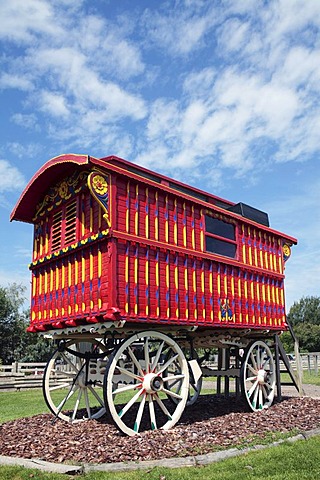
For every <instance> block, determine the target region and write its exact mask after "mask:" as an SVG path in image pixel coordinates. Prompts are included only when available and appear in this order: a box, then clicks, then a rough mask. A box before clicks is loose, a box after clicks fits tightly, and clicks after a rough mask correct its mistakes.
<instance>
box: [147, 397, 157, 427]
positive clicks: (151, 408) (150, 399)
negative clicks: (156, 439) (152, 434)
mask: <svg viewBox="0 0 320 480" xmlns="http://www.w3.org/2000/svg"><path fill="white" fill-rule="evenodd" d="M148 402H149V414H150V424H151V430H156V429H157V428H158V427H157V422H156V414H155V411H154V403H153V395H148Z"/></svg>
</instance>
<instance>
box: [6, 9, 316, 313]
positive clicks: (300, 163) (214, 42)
mask: <svg viewBox="0 0 320 480" xmlns="http://www.w3.org/2000/svg"><path fill="white" fill-rule="evenodd" d="M0 18H1V22H0V42H1V56H0V59H1V60H0V61H1V68H0V100H1V116H0V122H1V123H0V139H1V141H0V215H1V217H0V228H1V249H0V285H1V286H6V285H7V284H8V283H12V282H18V283H22V284H23V285H26V286H29V279H30V276H29V271H28V268H27V265H28V263H29V261H30V259H31V246H32V235H33V233H32V230H33V229H32V226H31V225H28V224H22V223H18V222H13V223H11V224H10V223H9V215H10V212H11V210H12V208H13V206H14V205H15V203H16V201H17V199H18V198H19V195H20V193H21V191H22V189H23V188H24V186H25V185H26V183H27V182H28V181H29V179H30V178H31V176H32V175H33V174H34V173H35V172H36V170H37V169H38V168H40V167H41V165H42V164H43V163H44V162H45V161H47V160H48V159H50V158H51V157H53V156H56V155H59V154H61V153H85V154H90V155H92V156H96V157H102V156H107V155H112V154H115V155H118V156H120V157H123V158H125V159H127V160H130V161H133V162H136V163H139V164H141V165H144V166H145V167H148V168H150V169H152V170H155V171H158V172H160V173H163V174H166V175H168V176H172V177H174V178H177V179H179V180H181V181H183V182H186V183H189V184H191V185H193V186H196V187H198V188H200V189H203V190H207V191H210V192H211V193H213V194H216V195H219V196H221V197H224V198H226V199H228V200H231V201H234V202H239V201H242V202H244V203H247V204H249V205H252V206H254V207H256V208H259V209H261V210H264V211H266V212H268V214H269V218H270V222H271V226H272V227H273V228H274V229H277V230H280V231H283V232H285V233H287V234H289V235H292V236H295V237H297V238H298V240H299V243H298V246H296V247H294V248H293V252H292V256H291V258H290V260H289V261H288V262H287V268H286V276H287V279H286V290H287V293H286V298H287V307H290V306H291V305H292V303H293V302H294V301H298V300H299V299H300V298H301V297H302V296H305V295H320V288H319V286H320V267H319V255H320V222H319V220H320V214H319V212H320V208H319V205H320V175H319V174H320V164H319V153H320V134H319V132H320V35H319V28H320V1H319V0H270V1H259V0H241V1H236V0H225V1H220V0H219V1H218V0H212V1H206V0H176V1H159V0H158V1H155V0H149V1H147V0H145V1H143V0H121V1H119V0H110V1H108V0H54V1H51V0H10V1H7V2H6V1H2V2H0ZM28 288H29V287H28Z"/></svg>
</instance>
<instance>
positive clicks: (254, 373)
mask: <svg viewBox="0 0 320 480" xmlns="http://www.w3.org/2000/svg"><path fill="white" fill-rule="evenodd" d="M247 367H248V370H250V372H251V373H253V375H257V373H258V369H257V368H253V367H252V366H251V365H250V364H249V363H248V365H247Z"/></svg>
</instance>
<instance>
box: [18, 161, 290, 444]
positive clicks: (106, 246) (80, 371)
mask: <svg viewBox="0 0 320 480" xmlns="http://www.w3.org/2000/svg"><path fill="white" fill-rule="evenodd" d="M11 220H19V221H23V222H28V223H32V224H34V244H33V258H32V263H31V264H30V270H31V273H32V298H31V321H30V326H29V328H28V330H29V331H30V332H36V333H37V332H38V333H41V334H45V335H47V336H49V337H51V338H53V339H54V340H55V341H56V342H57V350H56V351H55V353H54V354H53V356H52V358H51V360H50V361H49V362H48V365H47V368H46V372H45V376H44V396H45V399H46V402H47V404H48V406H49V407H50V409H51V410H52V411H53V413H54V414H55V415H56V416H57V417H59V418H62V419H64V420H67V421H70V422H75V421H79V420H80V419H84V418H98V417H99V416H101V415H103V414H104V413H105V409H107V410H108V411H109V412H110V413H111V416H112V418H113V420H114V422H115V423H116V425H117V427H118V428H119V429H120V430H122V431H123V432H124V433H127V434H129V435H131V434H134V433H137V432H139V431H141V430H142V429H143V428H152V429H155V428H163V429H168V428H170V427H171V426H173V425H174V424H175V423H176V422H177V421H178V420H179V418H180V416H181V414H182V412H183V410H184V408H185V405H186V404H188V403H193V402H194V401H195V400H196V399H197V397H198V395H199V392H200V388H201V381H202V376H203V375H207V376H208V375H215V376H217V377H218V379H219V381H221V377H225V378H226V381H227V380H228V378H229V377H230V376H232V377H235V378H236V385H237V386H239V384H240V381H241V385H242V391H243V393H244V396H245V398H246V400H247V402H248V405H249V406H250V408H251V409H252V410H259V409H263V408H266V407H268V406H269V405H271V403H272V402H273V399H274V395H275V389H276V380H277V378H276V377H277V375H276V373H277V372H276V368H275V360H274V355H273V353H272V351H271V349H272V348H273V346H274V343H275V339H276V338H278V336H279V334H280V333H281V332H282V331H284V330H286V329H287V323H286V316H285V300H284V265H285V262H286V260H287V259H288V257H289V256H290V247H291V246H292V245H293V244H296V240H295V239H294V238H292V237H290V236H288V235H285V234H283V233H280V232H278V231H275V230H273V229H271V228H270V227H269V220H268V215H267V214H265V213H263V212H261V211H259V210H257V209H255V208H252V207H249V206H247V205H244V204H241V203H238V204H234V203H232V202H229V201H226V200H223V199H221V198H219V197H217V196H214V195H211V194H209V193H206V192H203V191H200V190H198V189H196V188H192V187H190V186H187V185H185V184H182V183H180V182H178V181H175V180H173V179H171V178H167V177H164V176H162V175H159V174H157V173H154V172H151V171H149V170H146V169H145V168H142V167H140V166H137V165H134V164H132V163H130V162H127V161H125V160H122V159H120V158H118V157H115V156H110V157H106V158H101V159H97V158H93V157H90V156H86V155H72V154H70V155H61V156H58V157H56V158H53V159H51V160H49V161H48V162H47V163H46V164H45V165H44V166H43V167H42V168H40V170H39V171H38V172H37V173H36V174H35V175H34V177H33V178H32V179H31V180H30V182H29V184H28V185H27V187H26V188H25V190H24V192H23V193H22V195H21V197H20V199H19V201H18V203H17V205H16V206H15V208H14V210H13V212H12V214H11ZM215 349H216V350H215ZM212 352H218V353H219V355H218V356H219V365H218V370H217V369H211V368H209V367H206V366H204V365H205V363H206V362H205V360H208V359H209V358H210V356H211V355H212ZM230 356H231V357H232V359H233V360H232V361H233V363H232V362H231V363H230ZM218 388H220V387H219V382H218Z"/></svg>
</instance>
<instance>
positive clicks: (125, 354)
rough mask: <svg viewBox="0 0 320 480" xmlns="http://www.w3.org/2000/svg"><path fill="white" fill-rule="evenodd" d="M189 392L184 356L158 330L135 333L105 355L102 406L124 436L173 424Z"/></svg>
mask: <svg viewBox="0 0 320 480" xmlns="http://www.w3.org/2000/svg"><path fill="white" fill-rule="evenodd" d="M170 372H172V373H170ZM172 384H174V388H171V385H172ZM177 385H178V388H177ZM188 394H189V371H188V363H187V360H186V358H185V356H184V354H183V352H182V350H181V348H180V347H179V345H178V344H177V343H176V342H175V340H173V339H172V338H170V337H168V336H167V335H165V334H163V333H161V332H153V331H145V332H141V333H138V334H135V335H133V336H132V337H130V338H128V339H127V340H124V341H123V342H122V343H121V345H120V346H119V348H118V349H117V350H115V351H114V353H113V355H112V356H111V357H110V358H109V362H108V366H107V371H106V374H105V384H104V398H105V405H106V408H107V410H109V413H110V415H111V417H112V419H113V421H114V423H115V425H116V426H117V428H118V429H119V430H120V431H122V432H123V433H125V434H127V435H135V434H137V433H139V432H141V431H143V430H149V429H151V430H155V429H159V428H161V429H164V430H167V429H169V428H171V427H173V426H174V425H175V424H176V422H177V421H178V420H179V419H180V417H181V415H182V413H183V411H184V408H185V405H186V402H187V399H188ZM170 398H174V399H175V402H170V401H168V399H170Z"/></svg>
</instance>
